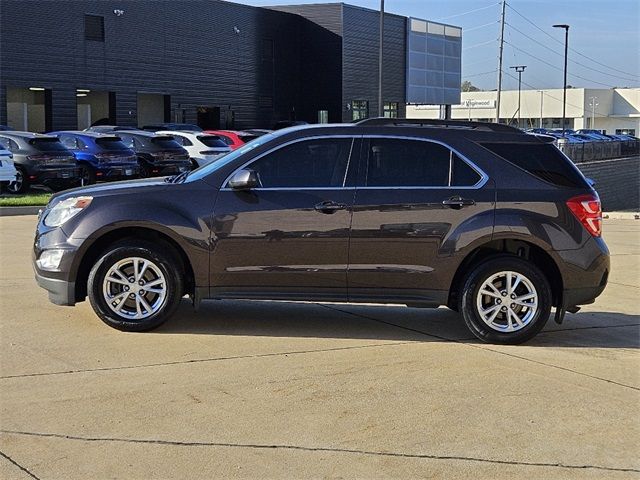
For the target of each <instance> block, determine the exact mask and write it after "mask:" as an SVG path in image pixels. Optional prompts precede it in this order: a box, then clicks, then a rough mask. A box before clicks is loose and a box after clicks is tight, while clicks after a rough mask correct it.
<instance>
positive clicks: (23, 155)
mask: <svg viewBox="0 0 640 480" xmlns="http://www.w3.org/2000/svg"><path fill="white" fill-rule="evenodd" d="M0 146H2V147H3V148H4V149H6V150H9V151H10V152H11V153H12V154H13V163H14V165H15V168H16V170H17V172H16V180H15V182H13V183H11V184H9V186H8V187H7V190H8V191H9V192H10V193H24V192H26V191H27V190H29V187H30V186H31V185H43V186H46V187H48V188H50V189H51V190H54V191H57V190H63V189H65V188H69V187H72V186H75V185H77V184H78V183H79V180H80V177H79V168H78V165H77V163H76V159H75V157H74V156H73V153H71V152H70V151H69V150H67V149H66V148H65V147H64V145H62V144H61V143H60V141H59V140H58V139H57V138H56V137H55V136H52V135H42V134H39V133H31V132H17V131H2V132H0Z"/></svg>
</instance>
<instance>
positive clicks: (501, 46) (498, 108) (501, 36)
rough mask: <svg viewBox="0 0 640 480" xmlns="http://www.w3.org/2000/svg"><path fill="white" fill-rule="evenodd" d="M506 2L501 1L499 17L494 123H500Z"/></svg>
mask: <svg viewBox="0 0 640 480" xmlns="http://www.w3.org/2000/svg"><path fill="white" fill-rule="evenodd" d="M506 4H507V3H506V1H505V0H502V16H501V17H500V53H499V54H498V98H497V100H496V123H500V93H501V92H502V51H503V50H504V10H505V6H506Z"/></svg>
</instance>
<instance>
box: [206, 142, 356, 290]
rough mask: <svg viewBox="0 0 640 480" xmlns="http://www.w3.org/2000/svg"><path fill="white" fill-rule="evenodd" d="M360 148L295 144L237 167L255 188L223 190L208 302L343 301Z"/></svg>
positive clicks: (217, 213)
mask: <svg viewBox="0 0 640 480" xmlns="http://www.w3.org/2000/svg"><path fill="white" fill-rule="evenodd" d="M358 149H359V140H358V139H357V138H354V137H351V136H338V137H322V138H306V139H305V138H303V139H298V140H294V141H293V142H290V143H288V144H285V145H282V146H280V147H276V149H274V150H272V151H270V152H267V153H265V154H263V155H261V156H260V157H258V158H256V159H254V160H252V161H251V162H250V163H249V164H247V165H244V166H243V167H242V168H245V169H251V170H254V171H256V172H257V173H258V176H259V178H260V186H259V187H257V188H254V189H251V190H249V191H237V190H233V189H231V188H229V187H227V186H226V184H223V187H222V188H221V190H220V193H219V194H218V197H217V200H216V204H215V208H214V224H213V235H214V237H213V238H214V242H215V249H214V251H213V253H212V255H211V269H210V271H211V283H210V285H211V289H212V294H213V296H215V295H216V294H220V295H224V296H240V297H244V298H253V297H258V298H259V297H267V298H287V299H292V298H293V299H296V298H299V299H317V298H325V299H326V298H333V299H339V300H345V299H346V293H347V292H346V286H347V262H348V254H349V227H350V225H351V207H352V204H353V196H354V190H355V189H354V185H353V180H352V177H351V176H350V175H349V172H350V171H352V170H353V167H354V165H351V158H352V157H353V156H354V155H355V156H356V159H357V154H354V153H353V152H357V151H358ZM354 163H356V164H357V161H355V162H354ZM217 292H218V293H217Z"/></svg>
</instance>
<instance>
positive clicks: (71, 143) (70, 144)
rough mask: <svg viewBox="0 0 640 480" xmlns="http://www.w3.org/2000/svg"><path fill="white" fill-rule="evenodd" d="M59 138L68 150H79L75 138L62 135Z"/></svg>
mask: <svg viewBox="0 0 640 480" xmlns="http://www.w3.org/2000/svg"><path fill="white" fill-rule="evenodd" d="M58 138H59V139H60V143H62V145H64V146H65V147H66V148H69V149H71V150H75V149H76V148H78V142H77V141H76V139H75V138H74V137H70V136H68V135H62V136H60V137H58Z"/></svg>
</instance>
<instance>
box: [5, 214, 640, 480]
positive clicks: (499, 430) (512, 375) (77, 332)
mask: <svg viewBox="0 0 640 480" xmlns="http://www.w3.org/2000/svg"><path fill="white" fill-rule="evenodd" d="M35 222H36V217H35V216H21V217H2V218H0V317H1V322H0V328H1V330H0V333H1V338H0V342H1V343H0V352H1V353H0V355H1V360H2V361H1V369H0V385H1V389H0V392H1V397H0V400H1V402H0V408H1V414H0V415H1V417H0V419H1V433H0V477H1V478H3V479H27V478H39V479H51V478H65V479H87V478H92V479H102V478H128V479H143V478H222V477H248V478H301V477H322V478H352V477H360V478H373V477H378V478H379V477H395V478H414V477H418V478H446V479H454V478H527V479H531V478H549V479H557V478H580V479H582V478H593V479H600V478H636V479H637V478H639V477H640V447H639V445H640V416H639V415H638V406H639V405H640V401H639V400H640V368H639V367H640V356H639V353H638V347H639V345H640V319H639V317H638V313H639V308H638V298H639V296H640V279H639V275H640V273H639V272H640V221H637V220H608V221H605V225H604V236H605V239H606V241H607V242H608V244H609V247H610V249H611V253H612V274H611V277H610V283H609V286H608V287H607V289H606V290H605V292H604V294H603V295H602V296H601V297H600V298H599V299H598V300H597V302H596V303H595V304H593V305H589V306H587V307H585V308H584V309H583V310H582V311H581V312H579V313H578V314H575V315H571V314H568V315H567V318H566V320H565V323H564V324H563V325H556V324H555V323H554V322H553V321H552V320H550V322H549V323H548V324H547V326H546V328H545V330H544V331H543V332H542V333H541V334H540V335H538V337H536V338H535V339H534V340H532V341H531V342H529V343H528V344H526V345H523V346H495V345H486V344H481V343H479V342H478V341H476V340H475V339H473V338H471V335H470V333H469V332H468V331H467V330H466V327H465V326H464V324H463V322H462V320H461V319H459V318H458V316H457V315H456V314H454V313H453V312H451V311H449V310H447V309H438V310H423V309H412V308H404V307H400V306H377V307H375V306H368V305H346V304H294V303H277V302H241V301H210V302H205V303H203V305H202V306H201V308H200V311H199V312H198V313H194V311H193V309H192V307H191V306H190V304H189V303H188V302H187V301H186V300H184V301H183V304H182V306H181V307H180V310H179V312H178V314H177V315H176V317H175V318H173V319H172V320H171V321H169V322H167V323H166V324H165V325H164V326H163V327H161V328H160V329H158V330H156V331H154V332H150V333H143V334H130V333H122V332H118V331H116V330H112V329H110V328H108V327H107V326H106V325H104V324H103V323H102V322H100V320H99V319H98V318H97V317H96V316H95V315H94V314H93V312H92V310H91V308H90V306H89V304H88V302H84V303H82V304H79V305H77V306H76V307H75V308H69V307H57V306H54V305H52V304H50V303H49V302H48V300H47V295H46V292H44V291H43V290H41V289H39V288H38V287H37V286H36V284H35V281H34V280H33V273H32V268H31V262H30V248H31V242H32V239H33V232H34V229H35Z"/></svg>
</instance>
